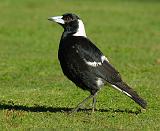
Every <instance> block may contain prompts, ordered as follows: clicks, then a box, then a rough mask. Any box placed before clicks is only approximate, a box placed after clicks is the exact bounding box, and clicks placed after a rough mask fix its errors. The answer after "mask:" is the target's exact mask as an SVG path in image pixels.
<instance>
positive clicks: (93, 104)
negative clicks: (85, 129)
mask: <svg viewBox="0 0 160 131" xmlns="http://www.w3.org/2000/svg"><path fill="white" fill-rule="evenodd" d="M96 96H97V92H96V93H95V94H94V95H93V103H92V112H94V110H95V108H96Z"/></svg>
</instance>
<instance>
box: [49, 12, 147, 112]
mask: <svg viewBox="0 0 160 131" xmlns="http://www.w3.org/2000/svg"><path fill="white" fill-rule="evenodd" d="M48 20H50V21H55V22H56V23H58V24H60V25H61V26H62V27H63V28H64V32H63V33H62V36H61V40H60V44H59V51H58V58H59V61H60V65H61V68H62V71H63V73H64V75H65V76H67V77H68V79H70V80H71V81H72V82H74V83H75V84H76V85H77V86H78V87H80V88H82V89H83V90H88V91H89V92H90V93H91V94H90V95H89V96H88V97H87V98H86V99H84V100H83V101H82V102H81V103H79V104H78V105H77V107H76V108H75V109H74V110H73V112H76V111H77V110H78V109H79V108H80V107H81V106H82V105H83V104H84V103H85V102H86V101H87V100H89V99H90V98H93V103H92V106H93V107H92V111H94V109H95V106H96V95H97V92H98V91H99V90H100V89H101V87H102V86H104V85H105V84H109V85H111V86H112V87H113V88H115V89H117V90H119V91H121V92H123V93H124V94H126V95H127V96H128V97H130V98H131V99H133V100H134V101H135V102H136V103H138V104H139V105H140V106H141V107H143V108H146V106H147V103H146V101H145V100H143V99H142V98H141V97H140V96H139V95H138V94H137V93H136V92H135V91H134V90H133V89H132V88H131V87H130V86H128V85H127V84H126V83H125V82H124V81H123V80H122V78H121V76H120V74H119V72H118V71H117V70H116V69H115V68H114V67H113V66H112V65H111V64H110V62H109V61H108V59H107V58H106V57H105V56H104V55H103V53H102V52H101V51H100V50H99V49H98V48H97V47H96V46H95V45H94V44H93V43H92V42H91V41H90V40H89V39H88V38H87V36H86V33H85V28H84V24H83V21H82V20H81V19H80V18H79V17H78V16H77V15H75V14H72V13H66V14H64V15H62V16H55V17H50V18H49V19H48Z"/></svg>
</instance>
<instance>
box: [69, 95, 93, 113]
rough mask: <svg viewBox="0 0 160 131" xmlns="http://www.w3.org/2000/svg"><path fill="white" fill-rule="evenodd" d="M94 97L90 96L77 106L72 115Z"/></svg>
mask: <svg viewBox="0 0 160 131" xmlns="http://www.w3.org/2000/svg"><path fill="white" fill-rule="evenodd" d="M93 96H94V95H89V96H88V97H87V98H86V99H84V100H83V101H82V102H81V103H79V104H78V105H77V107H76V108H74V109H73V110H72V111H71V113H74V112H77V110H78V109H79V108H80V107H81V106H82V105H83V104H84V103H85V102H86V101H88V100H89V99H90V98H92V97H93Z"/></svg>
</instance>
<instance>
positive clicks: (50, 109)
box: [0, 102, 141, 115]
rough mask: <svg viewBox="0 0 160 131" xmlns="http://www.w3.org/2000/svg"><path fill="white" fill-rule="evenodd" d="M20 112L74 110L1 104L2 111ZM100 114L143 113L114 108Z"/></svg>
mask: <svg viewBox="0 0 160 131" xmlns="http://www.w3.org/2000/svg"><path fill="white" fill-rule="evenodd" d="M4 109H8V110H19V111H28V112H29V111H30V112H54V113H56V112H66V113H68V112H70V111H71V110H72V109H73V108H67V107H46V106H39V105H35V106H32V107H30V106H24V105H15V104H14V103H13V102H8V103H7V104H6V103H3V102H2V103H1V102H0V110H4ZM87 111H92V110H91V109H79V110H78V112H87ZM96 111H98V112H112V113H129V114H135V115H137V114H139V113H141V110H140V109H136V110H134V111H133V110H130V109H113V108H108V109H99V110H96Z"/></svg>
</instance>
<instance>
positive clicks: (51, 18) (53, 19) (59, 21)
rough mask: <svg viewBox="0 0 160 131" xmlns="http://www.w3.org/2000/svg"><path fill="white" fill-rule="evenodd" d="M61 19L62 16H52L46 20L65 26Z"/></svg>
mask: <svg viewBox="0 0 160 131" xmlns="http://www.w3.org/2000/svg"><path fill="white" fill-rule="evenodd" d="M62 17H63V16H54V17H50V18H48V20H50V21H55V22H56V23H59V24H65V22H64V20H63V19H62Z"/></svg>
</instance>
